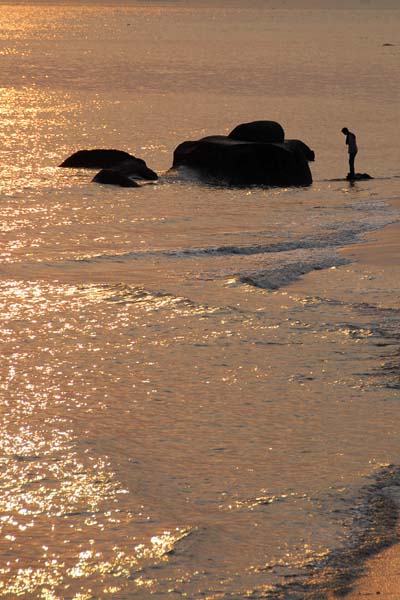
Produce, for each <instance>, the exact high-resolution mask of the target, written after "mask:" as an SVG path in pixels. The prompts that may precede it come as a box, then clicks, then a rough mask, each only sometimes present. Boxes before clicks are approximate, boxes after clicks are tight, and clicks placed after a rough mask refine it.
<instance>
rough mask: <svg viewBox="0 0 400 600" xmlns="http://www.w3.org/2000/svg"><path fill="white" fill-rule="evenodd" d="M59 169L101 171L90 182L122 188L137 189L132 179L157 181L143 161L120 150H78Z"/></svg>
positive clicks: (156, 177)
mask: <svg viewBox="0 0 400 600" xmlns="http://www.w3.org/2000/svg"><path fill="white" fill-rule="evenodd" d="M60 167H69V168H75V169H80V168H85V169H102V171H100V172H99V173H97V175H95V177H94V178H93V180H92V181H95V182H96V183H108V184H111V185H119V186H122V187H138V184H137V183H135V182H134V181H133V180H134V179H146V180H147V181H156V180H157V179H158V175H157V173H155V172H154V171H153V170H152V169H149V167H148V166H147V165H146V163H145V161H144V160H142V159H141V158H136V156H132V155H131V154H128V152H124V151H122V150H103V149H95V150H79V151H78V152H75V154H72V156H70V157H69V158H67V159H66V160H65V161H64V162H63V163H62V164H61V165H60Z"/></svg>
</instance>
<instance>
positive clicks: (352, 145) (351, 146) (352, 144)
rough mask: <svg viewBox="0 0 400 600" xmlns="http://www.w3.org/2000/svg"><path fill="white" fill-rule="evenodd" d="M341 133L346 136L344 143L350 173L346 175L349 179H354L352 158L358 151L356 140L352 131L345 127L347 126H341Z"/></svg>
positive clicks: (353, 158)
mask: <svg viewBox="0 0 400 600" xmlns="http://www.w3.org/2000/svg"><path fill="white" fill-rule="evenodd" d="M342 133H343V134H344V135H345V136H346V145H347V149H348V152H349V167H350V173H349V174H348V175H347V177H348V178H349V179H354V177H355V172H354V160H355V158H356V154H357V152H358V148H357V141H356V135H355V133H352V132H351V131H349V130H348V129H347V127H343V129H342Z"/></svg>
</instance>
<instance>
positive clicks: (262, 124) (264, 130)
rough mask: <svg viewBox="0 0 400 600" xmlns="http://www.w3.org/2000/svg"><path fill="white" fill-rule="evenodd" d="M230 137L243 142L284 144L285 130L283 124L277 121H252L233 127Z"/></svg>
mask: <svg viewBox="0 0 400 600" xmlns="http://www.w3.org/2000/svg"><path fill="white" fill-rule="evenodd" d="M228 137H230V138H233V139H234V140H241V141H242V142H264V143H270V144H282V143H283V141H284V139H285V132H284V130H283V127H282V125H280V124H279V123H277V122H276V121H252V122H251V123H242V124H241V125H238V126H237V127H235V129H233V130H232V131H231V132H230V134H229V135H228Z"/></svg>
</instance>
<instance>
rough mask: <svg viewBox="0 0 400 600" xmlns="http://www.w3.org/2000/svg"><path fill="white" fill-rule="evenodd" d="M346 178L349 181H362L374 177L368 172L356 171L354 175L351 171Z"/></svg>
mask: <svg viewBox="0 0 400 600" xmlns="http://www.w3.org/2000/svg"><path fill="white" fill-rule="evenodd" d="M346 179H347V181H362V180H363V179H373V177H372V176H371V175H368V173H354V175H352V174H351V173H349V174H348V175H347V177H346Z"/></svg>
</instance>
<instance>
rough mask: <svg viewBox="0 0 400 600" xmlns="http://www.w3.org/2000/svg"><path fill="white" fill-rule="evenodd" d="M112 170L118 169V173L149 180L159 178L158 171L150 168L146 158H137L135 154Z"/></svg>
mask: <svg viewBox="0 0 400 600" xmlns="http://www.w3.org/2000/svg"><path fill="white" fill-rule="evenodd" d="M110 170H112V171H118V173H120V174H121V175H126V176H127V177H135V178H139V179H146V180H147V181H156V180H157V179H158V175H157V173H155V172H154V171H153V170H152V169H149V167H148V166H147V165H146V163H145V161H144V160H142V159H141V158H135V157H134V156H132V157H131V158H129V159H128V160H124V161H123V162H122V163H120V164H118V165H116V166H115V167H112V168H111V169H110Z"/></svg>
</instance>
